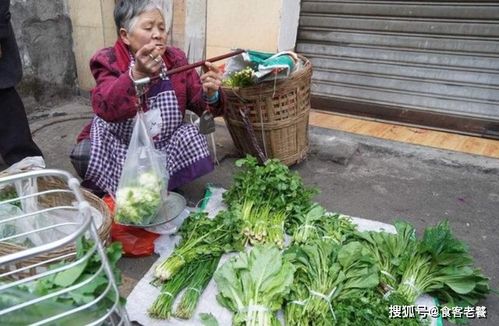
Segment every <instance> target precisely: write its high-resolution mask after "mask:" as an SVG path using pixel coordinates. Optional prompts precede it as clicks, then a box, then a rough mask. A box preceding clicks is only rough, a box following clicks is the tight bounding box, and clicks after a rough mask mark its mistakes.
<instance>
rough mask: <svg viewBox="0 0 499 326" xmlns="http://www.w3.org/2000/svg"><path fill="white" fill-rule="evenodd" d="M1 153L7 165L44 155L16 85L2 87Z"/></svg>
mask: <svg viewBox="0 0 499 326" xmlns="http://www.w3.org/2000/svg"><path fill="white" fill-rule="evenodd" d="M0 155H2V157H3V159H4V161H5V163H7V165H12V164H14V163H17V162H19V161H21V160H22V159H24V158H25V157H28V156H42V152H41V150H40V148H38V146H37V145H36V144H35V142H34V141H33V138H32V137H31V132H30V130H29V124H28V118H27V117H26V112H25V110H24V105H23V102H22V101H21V98H20V97H19V94H17V91H16V89H15V88H14V87H11V88H7V89H0Z"/></svg>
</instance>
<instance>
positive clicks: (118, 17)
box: [114, 0, 164, 34]
mask: <svg viewBox="0 0 499 326" xmlns="http://www.w3.org/2000/svg"><path fill="white" fill-rule="evenodd" d="M154 9H158V10H159V12H160V13H161V15H162V16H163V17H164V14H163V8H162V6H161V2H160V1H158V0H119V1H118V2H117V3H116V5H115V7H114V22H115V24H116V30H117V31H118V34H119V32H120V28H124V29H126V30H127V31H128V32H130V31H131V30H132V29H133V28H134V26H135V23H136V22H137V19H138V17H139V16H140V14H142V13H143V12H146V11H151V10H154Z"/></svg>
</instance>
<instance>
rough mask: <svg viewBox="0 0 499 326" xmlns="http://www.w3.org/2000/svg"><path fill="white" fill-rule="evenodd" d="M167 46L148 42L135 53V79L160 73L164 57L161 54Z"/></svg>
mask: <svg viewBox="0 0 499 326" xmlns="http://www.w3.org/2000/svg"><path fill="white" fill-rule="evenodd" d="M165 50H166V46H157V45H154V44H151V43H149V44H146V45H144V46H143V47H142V48H140V49H139V50H138V51H137V53H136V54H135V66H134V67H133V70H132V75H133V78H134V79H140V78H144V77H150V76H154V75H157V74H159V71H160V70H161V63H162V62H163V59H161V56H162V55H163V53H165Z"/></svg>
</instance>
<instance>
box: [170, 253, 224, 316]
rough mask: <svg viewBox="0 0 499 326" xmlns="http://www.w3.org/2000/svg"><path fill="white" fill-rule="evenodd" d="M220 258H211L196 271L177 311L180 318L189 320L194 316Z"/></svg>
mask: <svg viewBox="0 0 499 326" xmlns="http://www.w3.org/2000/svg"><path fill="white" fill-rule="evenodd" d="M219 261H220V256H218V257H209V258H208V259H207V260H206V261H204V262H203V263H202V264H200V266H199V267H198V268H197V269H196V270H195V271H194V273H193V275H192V278H191V279H190V281H189V283H188V284H187V286H186V288H185V292H184V294H183V296H182V298H181V300H180V303H179V304H178V306H177V310H176V311H175V316H176V317H178V318H183V319H189V318H191V317H192V315H193V314H194V310H195V309H196V306H197V304H198V301H199V298H200V297H201V294H202V293H203V291H204V289H205V288H206V286H207V285H208V283H209V282H210V280H211V278H212V277H213V273H215V269H216V268H217V266H218V262H219Z"/></svg>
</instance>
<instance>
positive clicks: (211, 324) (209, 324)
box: [199, 313, 218, 326]
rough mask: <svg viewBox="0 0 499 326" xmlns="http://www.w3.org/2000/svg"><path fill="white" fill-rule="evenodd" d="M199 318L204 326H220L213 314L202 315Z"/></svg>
mask: <svg viewBox="0 0 499 326" xmlns="http://www.w3.org/2000/svg"><path fill="white" fill-rule="evenodd" d="M199 316H200V319H201V323H202V324H203V325H204V326H218V320H217V319H216V318H215V316H213V315H212V314H207V313H200V314H199Z"/></svg>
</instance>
